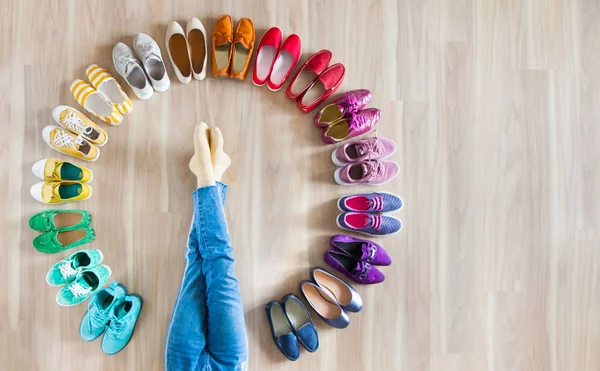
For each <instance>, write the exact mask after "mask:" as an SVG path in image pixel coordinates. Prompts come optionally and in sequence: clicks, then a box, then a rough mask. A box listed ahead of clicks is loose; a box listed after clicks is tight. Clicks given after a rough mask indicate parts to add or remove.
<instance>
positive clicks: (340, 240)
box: [329, 234, 392, 265]
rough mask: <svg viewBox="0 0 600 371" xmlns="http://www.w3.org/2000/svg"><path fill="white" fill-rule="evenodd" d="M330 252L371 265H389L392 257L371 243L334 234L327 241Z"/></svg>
mask: <svg viewBox="0 0 600 371" xmlns="http://www.w3.org/2000/svg"><path fill="white" fill-rule="evenodd" d="M329 244H330V245H331V247H332V250H334V251H337V252H340V253H343V254H346V255H348V256H350V257H352V258H353V259H354V260H358V261H364V262H367V263H369V264H372V265H390V264H392V257H391V256H390V255H389V254H388V253H387V251H385V250H384V249H383V247H381V246H379V245H378V244H376V243H375V242H373V241H369V240H363V239H360V238H356V237H352V236H348V235H346V234H336V235H335V236H332V237H331V239H330V240H329Z"/></svg>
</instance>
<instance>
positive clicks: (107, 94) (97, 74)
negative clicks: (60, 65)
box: [85, 64, 133, 115]
mask: <svg viewBox="0 0 600 371" xmlns="http://www.w3.org/2000/svg"><path fill="white" fill-rule="evenodd" d="M85 75H86V76H87V78H88V80H89V81H90V82H91V83H92V86H93V87H94V89H96V90H97V91H98V93H100V94H102V96H103V97H104V99H106V101H107V102H108V103H110V104H112V105H113V106H115V107H116V108H117V109H118V110H119V112H121V113H122V114H124V115H128V114H130V113H131V111H133V104H132V103H131V100H130V99H129V97H128V96H127V94H125V92H124V91H123V88H121V85H119V83H118V82H117V80H115V78H114V77H112V76H111V74H110V73H109V72H108V71H107V70H105V69H104V68H102V67H100V66H98V65H96V64H92V65H90V66H89V67H88V68H86V69H85Z"/></svg>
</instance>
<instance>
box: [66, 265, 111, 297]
mask: <svg viewBox="0 0 600 371" xmlns="http://www.w3.org/2000/svg"><path fill="white" fill-rule="evenodd" d="M111 274H112V271H111V270H110V268H109V267H107V266H106V265H99V266H97V267H94V268H91V269H86V270H84V271H82V272H80V273H78V274H77V275H76V276H75V279H74V280H73V281H71V282H69V283H67V284H66V285H65V286H63V288H62V289H60V291H59V292H58V294H56V302H57V303H58V305H61V306H63V307H70V306H72V305H77V304H79V303H81V302H83V301H85V300H87V298H89V297H90V296H92V294H93V293H94V292H96V291H98V290H99V289H101V288H102V286H104V285H106V282H107V281H108V279H109V278H110V275H111Z"/></svg>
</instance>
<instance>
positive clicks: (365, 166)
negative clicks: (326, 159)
mask: <svg viewBox="0 0 600 371" xmlns="http://www.w3.org/2000/svg"><path fill="white" fill-rule="evenodd" d="M399 172H400V166H398V164H397V163H395V162H394V161H379V160H368V161H360V162H355V163H352V164H348V165H346V166H344V167H340V168H338V169H337V170H336V171H335V172H334V173H333V178H334V179H335V181H336V183H337V184H339V185H357V184H366V185H381V184H385V183H387V182H389V181H391V180H392V179H394V178H395V177H396V176H397V175H398V173H399Z"/></svg>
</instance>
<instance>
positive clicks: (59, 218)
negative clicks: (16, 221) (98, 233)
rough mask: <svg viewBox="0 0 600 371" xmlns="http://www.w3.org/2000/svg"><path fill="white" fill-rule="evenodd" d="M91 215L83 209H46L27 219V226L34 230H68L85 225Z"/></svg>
mask: <svg viewBox="0 0 600 371" xmlns="http://www.w3.org/2000/svg"><path fill="white" fill-rule="evenodd" d="M91 222H92V216H91V215H90V213H88V212H87V211H85V210H46V211H42V212H40V213H37V214H35V215H34V216H32V217H31V218H30V219H29V227H30V228H31V229H33V230H34V231H40V232H50V231H54V230H59V231H70V230H73V229H80V228H83V227H87V226H88V225H90V223H91Z"/></svg>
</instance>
